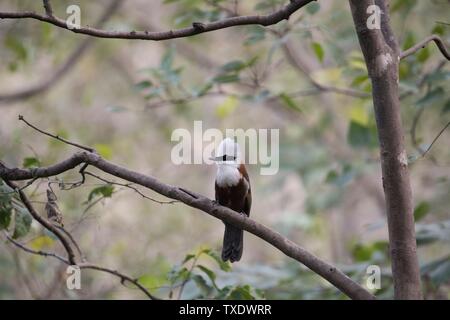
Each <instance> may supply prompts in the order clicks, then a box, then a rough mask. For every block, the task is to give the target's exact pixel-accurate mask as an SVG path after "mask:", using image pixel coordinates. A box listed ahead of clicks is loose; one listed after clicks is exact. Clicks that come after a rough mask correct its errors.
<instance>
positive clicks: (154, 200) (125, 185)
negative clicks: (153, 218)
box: [84, 171, 179, 204]
mask: <svg viewBox="0 0 450 320" xmlns="http://www.w3.org/2000/svg"><path fill="white" fill-rule="evenodd" d="M84 173H85V174H87V175H89V176H91V177H94V178H96V179H98V180H100V181H103V182H105V183H108V184H114V185H117V186H121V187H126V188H129V189H131V190H133V191H135V192H136V193H137V194H139V195H140V196H142V197H143V198H145V199H148V200H151V201H153V202H156V203H158V204H174V203H177V202H179V201H175V200H170V201H161V200H156V199H154V198H151V197H149V196H146V195H145V194H143V193H142V192H141V191H140V190H139V189H138V188H136V187H133V183H119V182H114V181H111V180H107V179H105V178H102V177H100V176H98V175H96V174H94V173H91V172H88V171H85V172H84Z"/></svg>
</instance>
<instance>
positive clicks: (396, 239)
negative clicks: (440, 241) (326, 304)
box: [349, 0, 422, 299]
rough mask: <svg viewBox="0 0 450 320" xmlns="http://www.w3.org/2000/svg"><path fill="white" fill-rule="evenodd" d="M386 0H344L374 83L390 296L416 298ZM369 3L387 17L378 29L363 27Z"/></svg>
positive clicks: (395, 68)
mask: <svg viewBox="0 0 450 320" xmlns="http://www.w3.org/2000/svg"><path fill="white" fill-rule="evenodd" d="M386 2H387V1H386V0H350V1H349V3H350V8H351V11H352V16H353V21H354V25H355V29H356V32H357V34H358V39H359V44H360V47H361V50H362V52H363V54H364V59H365V63H366V65H367V70H368V73H369V77H370V79H371V82H372V88H373V89H372V96H373V104H374V110H375V120H376V124H377V129H378V140H379V142H380V157H381V171H382V183H383V189H384V194H385V198H386V215H387V221H388V231H389V249H390V256H391V260H392V274H393V279H394V295H395V298H396V299H421V297H422V293H421V285H420V271H419V263H418V259H417V245H416V237H415V228H414V215H413V199H412V191H411V182H410V176H409V169H408V158H407V155H406V150H405V142H404V137H403V127H402V120H401V112H400V100H399V93H398V79H399V73H398V56H399V53H398V52H399V50H398V46H397V44H396V40H395V36H394V34H393V33H392V30H391V28H390V26H389V17H388V15H389V12H388V11H387V9H386V8H387V5H386ZM374 3H376V4H377V5H379V6H381V8H382V9H383V10H382V11H383V14H384V15H385V16H386V17H384V18H383V19H382V21H381V23H382V26H381V30H379V29H376V28H373V29H372V28H369V26H367V18H368V13H367V8H368V7H369V6H371V5H374Z"/></svg>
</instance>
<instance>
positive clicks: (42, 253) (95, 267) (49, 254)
mask: <svg viewBox="0 0 450 320" xmlns="http://www.w3.org/2000/svg"><path fill="white" fill-rule="evenodd" d="M5 237H6V239H8V241H10V242H11V243H12V244H14V245H15V246H16V247H18V248H20V249H22V250H23V251H25V252H28V253H31V254H34V255H38V256H42V257H52V258H55V259H58V260H59V261H61V262H63V263H65V264H67V265H72V264H71V263H70V261H69V260H67V259H65V258H63V257H61V256H59V255H57V254H55V253H53V252H47V251H42V250H34V249H31V248H29V247H27V246H25V245H23V244H22V243H20V242H18V241H16V240H14V239H13V238H12V237H11V236H9V235H8V234H7V233H6V232H5ZM76 266H77V267H79V268H80V269H91V270H97V271H102V272H106V273H109V274H112V275H114V276H116V277H118V278H119V279H120V283H121V284H122V285H125V284H124V283H125V282H130V283H132V284H134V285H135V286H136V287H137V288H138V289H139V290H141V291H142V292H143V293H144V294H145V295H146V296H147V297H148V298H150V299H152V300H160V299H159V298H157V297H155V296H154V295H152V294H151V293H150V292H149V291H148V289H147V288H145V287H144V286H143V285H141V284H140V283H139V281H138V280H137V279H134V278H131V277H130V276H128V275H126V274H124V273H122V272H119V271H117V270H113V269H109V268H105V267H103V266H99V265H96V264H93V263H89V262H83V263H79V264H77V265H76Z"/></svg>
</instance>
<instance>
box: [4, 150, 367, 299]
mask: <svg viewBox="0 0 450 320" xmlns="http://www.w3.org/2000/svg"><path fill="white" fill-rule="evenodd" d="M82 163H85V164H89V165H91V166H94V167H96V168H98V169H100V170H102V171H104V172H106V173H109V174H111V175H113V176H116V177H119V178H121V179H124V180H126V181H129V182H132V183H135V184H138V185H141V186H143V187H147V188H149V189H151V190H153V191H155V192H157V193H159V194H161V195H164V196H166V197H168V198H170V199H174V200H178V201H180V202H183V203H184V204H186V205H188V206H190V207H193V208H196V209H199V210H201V211H203V212H206V213H208V214H209V215H211V216H213V217H215V218H218V219H220V220H223V221H226V222H228V223H231V224H233V225H235V226H237V227H239V228H241V229H244V230H246V231H248V232H250V233H252V234H254V235H256V236H257V237H259V238H261V239H263V240H265V241H266V242H268V243H270V244H271V245H273V246H274V247H276V248H277V249H279V250H280V251H282V252H283V253H284V254H286V255H287V256H289V257H291V258H293V259H295V260H297V261H298V262H300V263H302V264H304V265H305V266H307V267H308V268H310V269H311V270H312V271H314V272H315V273H317V274H319V275H320V276H322V277H323V278H324V279H326V280H328V281H329V282H330V283H331V284H333V285H334V286H335V287H337V288H338V289H339V290H341V291H342V292H343V293H345V294H346V295H348V296H349V297H350V298H352V299H374V298H375V297H374V296H373V295H372V294H371V293H369V292H368V291H367V290H365V289H364V288H363V287H362V286H360V285H359V284H358V283H356V282H355V281H353V280H352V279H351V278H349V277H348V276H347V275H345V274H344V273H343V272H342V271H340V270H338V269H337V268H336V267H335V266H333V265H331V264H329V263H328V262H325V261H323V260H321V259H320V258H318V257H316V256H315V255H313V254H312V253H309V252H308V251H306V250H305V249H304V248H302V247H300V246H298V245H297V244H295V243H294V242H292V241H290V240H288V239H287V238H285V237H284V236H282V235H281V234H279V233H278V232H276V231H273V230H271V229H269V228H268V227H266V226H264V225H263V224H260V223H258V222H256V221H254V220H252V219H250V218H247V217H246V216H243V215H242V214H240V213H237V212H235V211H233V210H231V209H229V208H227V207H223V206H220V205H218V204H217V203H216V202H215V201H212V200H210V199H208V198H206V197H204V196H202V195H200V194H198V193H195V192H192V191H185V190H184V189H182V188H179V187H176V186H171V185H168V184H165V183H162V182H160V181H159V180H157V179H156V178H154V177H152V176H148V175H143V174H141V173H138V172H136V171H132V170H129V169H127V168H124V167H121V166H118V165H116V164H113V163H111V162H108V161H106V160H104V159H103V158H101V157H100V156H99V155H98V154H95V153H91V152H86V151H82V152H78V153H75V154H74V155H73V156H71V157H70V158H68V159H66V160H64V161H62V162H60V163H57V164H54V165H52V166H49V167H43V168H35V169H31V170H30V169H19V168H12V169H10V168H7V167H6V166H4V165H2V164H0V177H2V178H3V179H5V180H27V179H32V178H33V177H40V178H44V177H50V176H55V175H58V174H61V173H64V172H66V171H68V170H71V169H73V168H75V167H76V166H77V165H80V164H82Z"/></svg>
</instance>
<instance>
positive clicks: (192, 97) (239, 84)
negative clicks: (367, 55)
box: [0, 0, 450, 299]
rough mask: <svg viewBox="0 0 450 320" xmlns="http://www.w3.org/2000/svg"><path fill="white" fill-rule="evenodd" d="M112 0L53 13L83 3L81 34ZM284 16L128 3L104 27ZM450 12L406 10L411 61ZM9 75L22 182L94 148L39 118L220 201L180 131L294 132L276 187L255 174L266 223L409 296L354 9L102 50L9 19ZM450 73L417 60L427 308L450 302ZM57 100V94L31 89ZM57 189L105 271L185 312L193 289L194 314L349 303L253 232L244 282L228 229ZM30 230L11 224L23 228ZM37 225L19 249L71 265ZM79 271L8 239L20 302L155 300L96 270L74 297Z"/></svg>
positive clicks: (388, 290) (395, 10)
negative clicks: (216, 301) (179, 142)
mask: <svg viewBox="0 0 450 320" xmlns="http://www.w3.org/2000/svg"><path fill="white" fill-rule="evenodd" d="M110 3H111V1H109V0H103V1H81V0H80V1H75V0H70V1H65V0H61V1H53V7H54V11H55V14H56V15H58V16H59V17H66V16H67V14H66V8H67V6H69V5H71V4H77V5H79V6H80V7H81V24H82V25H90V26H92V25H95V24H96V22H97V21H98V19H99V17H101V16H102V15H103V14H104V12H105V10H106V8H107V6H108V5H109V4H110ZM284 3H285V1H280V0H255V1H254V0H252V1H239V0H238V1H231V0H229V1H217V0H212V1H200V0H166V1H162V0H161V1H146V0H128V1H122V3H121V5H120V7H119V8H118V9H117V10H116V11H115V12H114V13H112V15H111V17H109V18H108V19H107V21H106V22H105V23H104V25H103V28H104V29H108V30H145V29H146V30H150V31H154V30H168V29H170V28H179V27H183V26H189V25H191V23H192V22H194V21H213V20H217V19H220V18H223V17H226V16H227V15H231V14H234V13H235V10H236V9H237V10H238V13H239V14H241V15H243V14H254V13H260V14H263V13H268V12H271V11H273V10H274V9H276V8H278V7H279V6H280V5H282V4H284ZM449 9H450V4H449V1H447V0H434V1H417V0H393V1H391V15H392V24H393V29H394V32H395V33H396V35H397V37H398V39H399V41H400V45H401V47H402V48H409V47H410V46H411V45H412V44H415V43H417V42H418V41H420V40H421V39H423V38H424V37H426V36H428V35H429V34H431V33H434V34H438V35H440V36H441V37H442V38H443V39H444V40H446V41H448V39H449V35H450V29H449V28H450V27H449V25H448V23H449V21H448V13H449ZM25 10H36V11H38V12H43V8H42V3H41V1H34V0H20V1H19V0H17V1H9V0H0V11H25ZM70 59H72V60H70ZM0 61H1V63H0V159H1V160H2V161H4V162H5V163H6V164H8V165H9V166H11V167H14V166H18V167H22V166H25V167H33V166H41V165H42V166H46V165H50V164H53V163H55V162H57V161H60V160H62V159H65V158H67V157H68V156H69V155H71V154H72V153H73V152H74V151H76V150H75V149H74V148H71V147H70V146H68V145H66V144H63V143H60V142H58V141H55V140H53V139H49V138H48V137H46V136H43V135H40V134H38V133H37V132H36V131H33V130H32V129H31V128H29V127H28V126H26V125H25V124H24V123H23V122H20V121H18V115H19V114H22V115H24V116H25V118H26V119H27V120H28V121H30V122H32V123H34V124H36V125H38V126H39V127H40V128H42V129H45V130H48V131H50V132H53V133H56V134H59V135H61V136H63V137H66V138H68V139H70V140H72V141H76V142H79V143H82V144H84V145H90V146H93V147H95V148H96V149H97V150H98V151H99V152H100V153H101V155H102V156H104V157H105V158H106V159H108V160H110V161H112V162H114V163H118V164H121V165H124V166H126V167H128V168H130V169H133V170H136V171H139V172H141V173H145V174H150V175H153V176H156V177H157V178H158V179H160V180H161V181H163V182H165V183H169V184H173V185H178V186H183V187H185V188H187V189H189V190H193V191H196V192H199V193H201V194H204V195H206V196H208V197H210V198H214V179H215V171H216V168H215V167H214V166H208V165H182V166H176V165H174V164H172V163H171V161H170V152H171V148H172V147H173V146H174V145H175V143H173V142H171V141H170V137H171V133H172V131H173V130H174V129H176V128H186V129H188V130H190V131H192V130H193V122H194V121H195V120H202V121H203V126H204V129H206V128H219V129H221V130H224V129H226V128H244V129H248V128H279V129H280V171H279V172H278V174H276V175H273V176H262V175H260V174H259V166H258V165H250V166H249V167H248V169H249V174H250V178H251V182H252V193H253V206H252V212H251V216H252V217H253V218H254V219H256V220H257V221H260V222H262V223H264V224H266V225H268V226H270V227H272V228H274V229H276V230H277V231H279V232H281V233H282V234H283V235H286V236H287V237H288V238H290V239H292V240H293V241H294V242H296V243H298V244H300V245H301V246H303V247H305V248H307V249H308V250H310V251H312V252H314V253H315V254H316V255H318V256H319V257H322V258H324V259H327V260H329V261H331V262H333V263H335V264H337V266H338V267H340V268H342V270H343V271H344V272H346V273H347V274H349V275H351V276H352V277H353V278H354V279H356V280H357V281H359V282H360V283H365V279H366V277H367V274H366V268H367V266H369V265H373V264H375V265H379V266H380V267H381V270H382V285H381V289H379V290H375V291H374V293H375V294H376V295H377V297H379V298H392V296H393V288H392V279H391V276H390V262H389V255H388V246H387V245H388V243H387V225H386V216H385V208H384V194H383V190H382V186H381V169H380V162H379V149H378V142H377V137H376V127H375V119H374V115H373V106H372V100H371V96H370V92H371V87H370V81H369V79H368V77H367V70H366V68H365V64H364V60H363V57H362V54H361V51H360V48H359V44H358V41H357V37H356V33H355V30H354V26H353V22H352V18H351V14H350V9H349V5H348V3H347V2H346V1H331V0H328V1H320V2H318V3H312V4H309V5H307V7H305V8H304V9H303V10H300V11H299V12H297V13H295V14H294V15H293V16H292V17H291V19H290V20H289V21H288V22H287V21H283V22H281V23H279V24H277V25H275V26H270V27H268V28H262V27H259V26H249V27H235V28H229V29H225V30H219V31H215V32H211V33H207V34H202V35H197V36H194V37H190V38H185V39H177V40H171V41H163V42H153V41H139V40H115V39H93V38H90V37H87V36H84V35H77V34H74V33H71V32H69V31H67V30H63V29H59V28H56V27H54V26H51V25H49V24H45V23H41V22H38V21H35V20H24V19H21V20H14V21H13V20H2V21H0ZM443 61H444V60H443V57H442V56H441V55H440V53H439V52H438V50H437V49H436V47H435V46H434V45H429V46H427V47H426V48H425V49H423V50H421V51H419V52H418V53H417V54H415V55H412V56H410V57H408V58H407V59H405V60H403V61H402V62H401V63H400V77H401V78H400V90H401V97H402V100H401V105H402V117H403V124H404V128H405V132H404V134H405V138H406V141H407V153H408V158H409V162H410V170H411V178H412V188H413V193H414V202H415V208H416V209H415V218H416V230H417V241H418V245H419V247H418V253H419V259H420V265H421V272H422V280H423V287H424V295H425V298H427V299H448V298H449V297H450V246H449V241H450V197H449V195H450V170H449V167H450V148H449V147H450V144H449V141H450V130H446V131H445V132H444V133H443V134H442V135H441V136H440V138H439V140H437V141H436V143H435V144H434V145H433V147H432V148H431V150H430V151H429V152H428V153H427V154H426V155H425V156H424V157H422V154H423V152H424V150H426V149H427V147H428V146H429V145H430V143H431V142H432V141H433V139H434V138H435V137H436V136H437V134H438V133H439V131H440V130H441V129H442V128H443V127H444V126H445V125H446V123H448V122H449V121H450V98H449V97H450V94H449V83H450V82H449V80H450V68H449V64H448V63H447V64H445V63H444V62H443ZM65 65H66V66H65ZM64 66H65V68H64ZM58 72H59V73H61V76H60V77H59V76H58V77H57V78H56V79H53V80H54V81H53V80H52V77H54V75H55V73H58ZM47 81H49V83H47V84H46V82H47ZM41 85H42V86H44V87H45V86H46V87H45V88H44V89H42V88H40V89H39V90H37V91H36V92H31V94H30V92H28V93H27V92H25V93H23V92H22V91H23V90H25V89H27V88H32V87H34V86H38V87H39V86H41ZM336 88H340V89H342V88H351V92H347V91H345V92H335V91H342V90H340V89H337V90H336ZM31 91H33V90H31ZM15 93H17V94H15ZM101 175H102V176H103V177H105V178H107V179H110V180H114V181H117V182H119V180H117V179H115V178H114V177H108V176H106V175H105V174H103V173H101ZM58 178H59V179H60V181H63V182H72V181H76V180H77V179H79V174H77V171H76V170H73V171H72V172H71V174H64V175H61V176H59V177H58ZM53 180H54V179H53ZM47 182H48V181H47V180H46V179H41V180H38V181H36V182H35V183H34V184H33V185H32V186H30V187H28V188H27V189H26V192H27V194H28V195H29V196H30V197H31V199H32V200H33V201H34V204H35V205H36V208H38V209H39V210H40V212H43V210H44V204H45V201H46V197H45V190H46V188H47ZM53 188H54V190H55V193H56V195H57V197H58V205H59V207H60V209H61V211H62V212H63V214H64V221H65V226H66V227H67V228H68V229H69V230H71V231H73V234H74V236H75V237H76V238H77V239H78V241H79V243H80V246H81V247H82V248H83V250H84V252H85V254H86V255H87V257H88V258H89V260H90V261H94V262H96V263H99V264H102V265H105V266H108V267H110V268H112V269H118V270H121V271H122V272H124V273H127V274H129V275H133V276H134V277H136V278H139V280H140V281H141V283H142V284H143V285H144V286H145V287H147V288H151V292H153V293H155V294H157V295H159V296H161V297H169V296H170V297H171V298H173V299H176V298H178V297H180V294H179V293H180V287H181V285H182V284H183V291H182V294H181V298H186V299H189V298H199V297H216V298H242V299H251V298H279V299H345V296H344V295H343V294H341V293H339V291H338V290H337V289H335V288H334V287H332V286H331V285H329V284H328V283H327V282H326V281H324V280H323V279H321V278H320V277H318V276H316V275H314V274H313V273H312V272H310V271H309V270H308V269H306V268H304V267H302V266H300V265H299V264H298V263H297V262H295V261H293V260H290V259H289V258H287V257H285V256H284V255H283V254H282V253H280V252H278V251H277V250H276V249H274V248H273V247H271V246H269V245H268V244H267V243H265V242H263V241H261V240H260V239H258V238H256V237H254V236H252V235H249V234H247V233H246V234H245V241H244V243H245V245H244V255H243V259H242V260H241V261H240V262H239V263H236V264H234V265H232V266H231V268H230V265H228V264H223V263H219V260H218V259H216V258H217V252H219V250H220V248H221V245H222V243H221V242H222V236H223V223H222V222H221V221H219V220H217V219H214V218H211V217H209V216H208V215H205V214H204V213H201V212H198V211H197V210H194V209H192V208H189V207H187V206H185V205H181V204H158V203H155V202H153V201H151V200H148V199H145V198H143V197H142V196H140V195H139V194H137V193H136V192H134V191H133V190H130V189H127V188H123V187H120V186H117V185H108V184H106V185H105V183H104V182H102V181H99V180H97V179H95V178H93V177H88V181H87V182H86V183H85V184H84V185H83V186H81V187H79V188H76V189H72V190H67V191H65V190H59V189H58V188H57V185H54V187H53ZM140 190H141V191H142V192H143V193H144V194H146V195H148V196H151V197H153V198H156V199H159V200H164V199H163V198H162V197H161V196H159V195H157V194H154V193H152V192H151V191H150V190H144V189H140ZM30 222H31V221H30ZM20 223H22V222H20V221H19V222H17V221H16V222H14V223H13V222H11V223H10V225H9V229H10V231H11V232H13V229H14V225H20ZM22 224H23V223H22ZM1 227H2V228H4V227H5V224H4V223H3V225H2V226H1ZM20 227H22V229H21V230H22V232H21V231H20V230H19V231H18V232H17V233H16V238H18V241H20V242H21V243H24V244H27V245H28V246H29V247H31V248H34V249H36V250H47V251H55V252H62V251H61V250H62V249H61V248H60V246H59V244H58V243H57V241H56V240H55V239H54V238H53V236H52V235H50V234H49V233H47V232H44V231H43V229H42V227H40V226H39V224H37V223H36V222H31V224H30V225H29V230H28V224H27V222H26V221H25V223H24V225H20ZM24 230H25V231H24ZM193 263H195V265H196V266H195V267H193V268H192V264H193ZM65 271H66V266H65V265H63V264H61V263H60V262H58V261H57V260H52V259H51V258H43V257H40V256H34V255H31V254H28V253H26V252H23V251H21V250H19V249H18V248H16V247H14V246H13V245H11V243H9V242H8V241H7V240H6V239H5V238H4V237H3V235H2V243H1V245H0V298H2V299H30V298H41V299H42V298H50V299H54V298H62V299H80V298H83V299H101V298H105V299H126V298H131V299H140V298H143V296H142V292H140V291H138V290H136V289H135V288H132V286H131V285H129V288H127V287H124V286H122V285H121V284H120V281H119V280H117V278H114V277H112V276H111V275H108V274H103V273H96V272H95V271H88V270H86V271H84V270H83V271H82V272H83V277H82V289H81V290H68V289H67V288H66V286H65V280H64V279H65V277H66V273H65Z"/></svg>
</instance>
